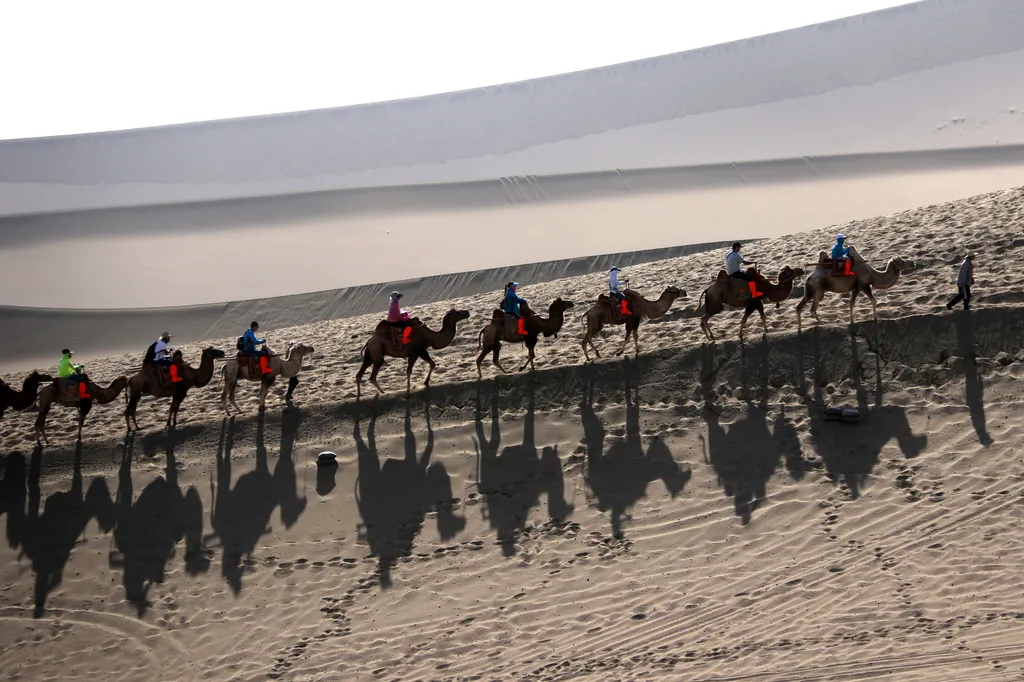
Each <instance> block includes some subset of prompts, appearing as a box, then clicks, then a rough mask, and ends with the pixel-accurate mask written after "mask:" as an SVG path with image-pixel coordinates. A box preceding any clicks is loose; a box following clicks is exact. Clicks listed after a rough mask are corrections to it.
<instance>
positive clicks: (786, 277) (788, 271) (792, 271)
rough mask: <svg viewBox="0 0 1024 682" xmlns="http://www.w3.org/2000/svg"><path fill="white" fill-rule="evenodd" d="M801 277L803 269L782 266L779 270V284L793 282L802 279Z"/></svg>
mask: <svg viewBox="0 0 1024 682" xmlns="http://www.w3.org/2000/svg"><path fill="white" fill-rule="evenodd" d="M803 276H804V269H803V268H800V267H797V268H791V267H789V266H788V265H784V266H783V267H782V269H781V270H779V284H782V283H783V282H790V281H793V280H795V279H796V278H797V277H803Z"/></svg>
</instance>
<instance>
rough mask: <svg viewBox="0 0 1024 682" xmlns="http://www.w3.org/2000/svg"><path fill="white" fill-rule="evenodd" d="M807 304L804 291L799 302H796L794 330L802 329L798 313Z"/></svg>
mask: <svg viewBox="0 0 1024 682" xmlns="http://www.w3.org/2000/svg"><path fill="white" fill-rule="evenodd" d="M806 304H807V294H806V293H804V297H803V298H801V299H800V302H799V303H797V304H796V330H797V331H798V332H799V331H803V325H801V324H800V313H802V312H803V310H804V305H806Z"/></svg>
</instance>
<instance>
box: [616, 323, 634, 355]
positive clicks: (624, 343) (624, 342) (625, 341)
mask: <svg viewBox="0 0 1024 682" xmlns="http://www.w3.org/2000/svg"><path fill="white" fill-rule="evenodd" d="M632 335H633V330H632V329H631V328H630V326H629V323H628V322H627V323H626V338H624V339H622V348H620V349H619V352H618V353H616V354H615V355H616V356H619V355H622V354H623V353H625V352H626V346H627V345H628V344H629V337H630V336H632Z"/></svg>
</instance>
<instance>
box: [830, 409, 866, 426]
mask: <svg viewBox="0 0 1024 682" xmlns="http://www.w3.org/2000/svg"><path fill="white" fill-rule="evenodd" d="M825 419H826V420H828V421H841V422H846V423H847V424H856V423H857V422H859V421H860V410H858V409H856V408H853V407H826V408H825Z"/></svg>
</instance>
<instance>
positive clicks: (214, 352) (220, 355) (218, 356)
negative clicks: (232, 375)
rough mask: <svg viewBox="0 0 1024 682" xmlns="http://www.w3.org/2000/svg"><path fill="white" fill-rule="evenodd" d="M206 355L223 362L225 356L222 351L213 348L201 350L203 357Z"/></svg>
mask: <svg viewBox="0 0 1024 682" xmlns="http://www.w3.org/2000/svg"><path fill="white" fill-rule="evenodd" d="M207 353H209V354H210V355H212V356H213V359H214V360H223V359H224V355H225V353H224V351H222V350H219V349H217V348H214V347H213V346H211V347H209V348H204V349H203V355H206V354H207Z"/></svg>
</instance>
